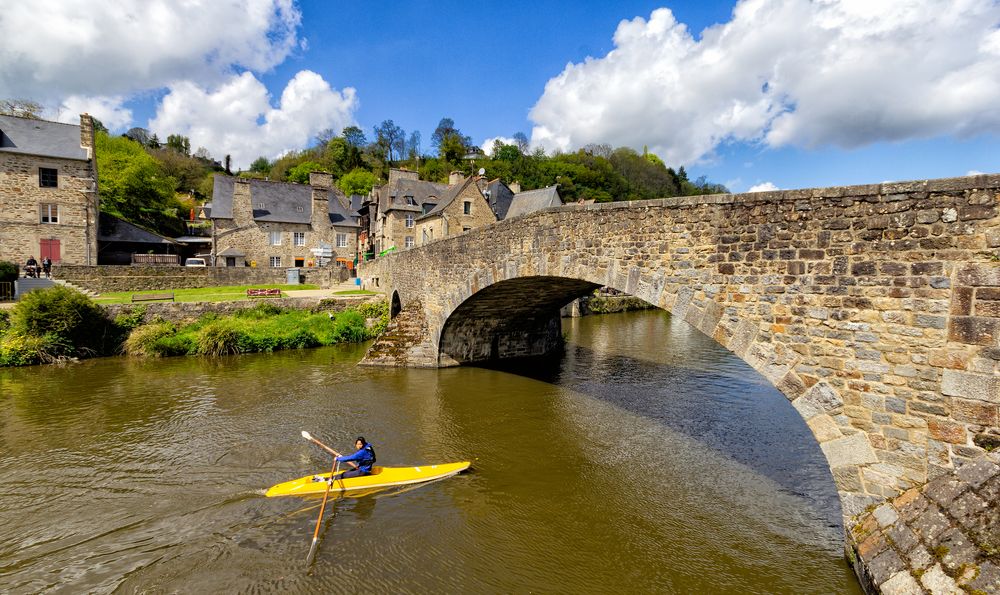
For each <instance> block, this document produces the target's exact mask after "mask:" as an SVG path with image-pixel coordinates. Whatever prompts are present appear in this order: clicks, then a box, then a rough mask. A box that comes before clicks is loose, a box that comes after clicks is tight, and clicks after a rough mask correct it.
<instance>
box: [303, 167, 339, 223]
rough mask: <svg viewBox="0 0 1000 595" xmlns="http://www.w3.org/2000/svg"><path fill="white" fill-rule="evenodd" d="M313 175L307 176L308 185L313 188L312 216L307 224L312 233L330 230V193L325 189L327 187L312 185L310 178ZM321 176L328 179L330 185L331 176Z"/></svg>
mask: <svg viewBox="0 0 1000 595" xmlns="http://www.w3.org/2000/svg"><path fill="white" fill-rule="evenodd" d="M314 173H316V172H312V173H310V174H309V183H310V185H312V187H313V189H312V214H311V215H310V217H309V223H310V224H311V225H312V231H314V232H319V231H322V230H327V229H330V191H329V190H328V189H327V188H328V187H324V186H321V185H319V184H314V183H313V179H312V176H313V174H314ZM323 175H325V176H327V177H329V178H330V180H331V183H332V180H333V176H331V175H330V174H323ZM334 200H336V199H334Z"/></svg>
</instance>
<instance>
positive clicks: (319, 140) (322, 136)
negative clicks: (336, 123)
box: [314, 128, 337, 147]
mask: <svg viewBox="0 0 1000 595" xmlns="http://www.w3.org/2000/svg"><path fill="white" fill-rule="evenodd" d="M335 138H337V133H336V132H334V131H333V128H324V129H323V130H320V131H319V132H317V133H316V136H315V137H314V139H315V140H316V146H317V147H325V146H326V145H327V144H328V143H329V142H330V141H331V140H333V139H335Z"/></svg>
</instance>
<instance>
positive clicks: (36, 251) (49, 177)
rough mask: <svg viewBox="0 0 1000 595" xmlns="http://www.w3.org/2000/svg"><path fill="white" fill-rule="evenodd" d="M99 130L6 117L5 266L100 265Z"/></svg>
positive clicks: (1, 219) (1, 173) (2, 179)
mask: <svg viewBox="0 0 1000 595" xmlns="http://www.w3.org/2000/svg"><path fill="white" fill-rule="evenodd" d="M97 237H98V194H97V166H96V163H95V159H94V124H93V120H92V119H91V117H90V116H89V115H87V114H82V115H81V116H80V124H79V125H77V124H62V123H59V122H48V121H45V120H35V119H30V118H19V117H15V116H0V260H7V261H11V262H15V263H18V264H21V265H23V264H24V262H25V261H26V260H27V259H28V257H29V256H33V257H34V258H35V259H36V260H38V261H39V262H41V260H42V258H45V257H48V258H50V259H51V260H52V262H55V263H63V264H97Z"/></svg>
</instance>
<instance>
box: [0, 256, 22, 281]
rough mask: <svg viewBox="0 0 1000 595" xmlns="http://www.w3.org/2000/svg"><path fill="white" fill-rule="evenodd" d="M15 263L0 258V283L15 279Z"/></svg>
mask: <svg viewBox="0 0 1000 595" xmlns="http://www.w3.org/2000/svg"><path fill="white" fill-rule="evenodd" d="M17 275H18V270H17V265H16V264H14V263H13V262H7V261H6V260H0V283H4V282H7V283H11V282H13V281H17Z"/></svg>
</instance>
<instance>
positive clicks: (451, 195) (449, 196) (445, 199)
mask: <svg viewBox="0 0 1000 595" xmlns="http://www.w3.org/2000/svg"><path fill="white" fill-rule="evenodd" d="M475 181H476V178H472V177H469V178H466V179H465V181H464V182H462V183H461V184H455V185H454V186H452V187H451V188H448V191H447V192H445V194H444V196H442V197H441V202H439V203H438V204H437V205H436V206H435V207H434V208H433V209H431V210H430V211H429V212H427V213H426V214H425V215H421V216H420V217H417V219H418V220H420V219H429V218H431V217H434V216H436V215H440V214H441V212H442V211H444V210H445V209H447V208H448V205H450V204H451V203H452V202H454V201H455V198H456V197H457V196H458V195H459V194H461V193H462V191H463V190H465V188H466V187H467V186H468V185H469V184H471V183H473V182H475ZM477 188H478V187H477Z"/></svg>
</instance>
